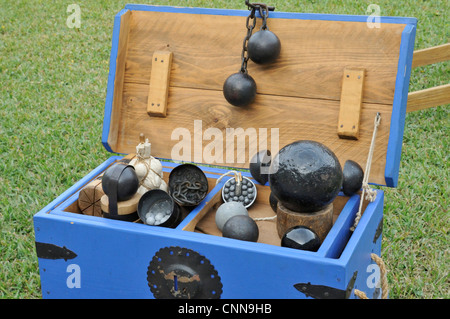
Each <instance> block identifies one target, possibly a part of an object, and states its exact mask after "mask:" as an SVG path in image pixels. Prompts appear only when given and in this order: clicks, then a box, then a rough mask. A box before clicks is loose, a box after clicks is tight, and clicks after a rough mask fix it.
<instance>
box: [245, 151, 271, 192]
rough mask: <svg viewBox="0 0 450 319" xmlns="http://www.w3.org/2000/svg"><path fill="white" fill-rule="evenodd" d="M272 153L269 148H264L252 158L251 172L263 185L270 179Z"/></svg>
mask: <svg viewBox="0 0 450 319" xmlns="http://www.w3.org/2000/svg"><path fill="white" fill-rule="evenodd" d="M270 160H271V154H270V151H269V150H264V151H260V152H258V153H256V154H255V155H253V157H252V159H251V160H250V167H249V168H250V174H252V177H253V178H254V179H255V180H256V181H257V182H258V183H260V184H261V185H264V184H265V183H267V181H268V180H269V175H268V173H269V168H270Z"/></svg>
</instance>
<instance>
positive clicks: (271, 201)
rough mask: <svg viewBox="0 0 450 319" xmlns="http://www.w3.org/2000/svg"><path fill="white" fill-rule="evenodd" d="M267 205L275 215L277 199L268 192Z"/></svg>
mask: <svg viewBox="0 0 450 319" xmlns="http://www.w3.org/2000/svg"><path fill="white" fill-rule="evenodd" d="M269 204H270V207H271V208H272V210H273V211H274V212H275V213H276V212H277V206H278V199H277V197H276V196H275V195H274V194H273V193H272V192H270V196H269Z"/></svg>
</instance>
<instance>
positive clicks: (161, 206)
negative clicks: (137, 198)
mask: <svg viewBox="0 0 450 319" xmlns="http://www.w3.org/2000/svg"><path fill="white" fill-rule="evenodd" d="M152 210H153V211H156V212H157V213H156V214H154V213H152V212H148V213H146V214H145V223H146V224H147V225H153V226H157V225H161V224H162V223H164V222H165V221H166V220H168V219H169V217H170V215H172V210H171V209H170V204H168V202H167V201H164V200H162V201H158V202H156V203H155V204H154V205H153V206H152Z"/></svg>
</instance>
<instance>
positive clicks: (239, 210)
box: [216, 202, 248, 231]
mask: <svg viewBox="0 0 450 319" xmlns="http://www.w3.org/2000/svg"><path fill="white" fill-rule="evenodd" d="M236 215H246V216H248V211H247V209H246V208H245V207H244V205H243V204H242V203H240V202H226V203H223V204H222V205H220V206H219V208H218V209H217V211H216V225H217V228H219V230H220V231H223V225H225V223H226V222H227V221H228V220H229V219H230V218H231V217H233V216H236Z"/></svg>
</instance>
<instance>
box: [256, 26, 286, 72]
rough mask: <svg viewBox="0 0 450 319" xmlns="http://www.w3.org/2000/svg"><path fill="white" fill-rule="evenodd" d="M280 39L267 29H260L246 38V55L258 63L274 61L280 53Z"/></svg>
mask: <svg viewBox="0 0 450 319" xmlns="http://www.w3.org/2000/svg"><path fill="white" fill-rule="evenodd" d="M280 51H281V43H280V39H278V37H277V36H276V35H275V33H273V32H272V31H269V30H260V31H258V32H256V33H254V34H253V35H252V36H251V37H250V39H249V40H248V56H249V58H250V59H251V60H252V61H253V62H255V63H258V64H266V63H271V62H273V61H275V60H276V59H277V58H278V56H279V55H280Z"/></svg>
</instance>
